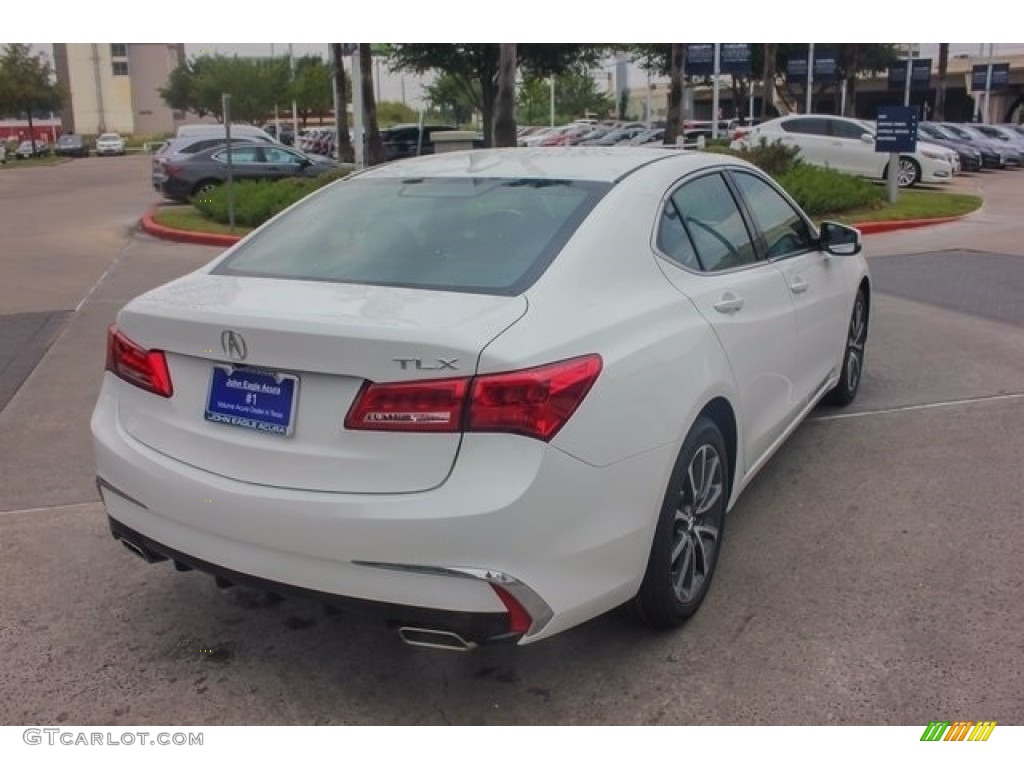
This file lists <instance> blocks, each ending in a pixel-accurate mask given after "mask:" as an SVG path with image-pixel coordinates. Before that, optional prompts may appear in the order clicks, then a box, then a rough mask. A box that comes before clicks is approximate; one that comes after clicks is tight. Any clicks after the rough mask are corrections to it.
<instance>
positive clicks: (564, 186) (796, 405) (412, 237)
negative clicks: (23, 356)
mask: <svg viewBox="0 0 1024 768" xmlns="http://www.w3.org/2000/svg"><path fill="white" fill-rule="evenodd" d="M870 306H871V284H870V276H869V274H868V270H867V265H866V261H865V259H864V256H863V254H862V253H861V240H860V234H859V233H858V232H857V231H856V230H854V229H851V228H849V227H845V226H842V225H839V224H835V223H831V222H826V223H824V224H822V225H821V226H820V228H819V227H817V226H815V225H814V224H813V223H812V222H811V220H810V219H809V218H808V217H807V216H806V215H805V214H804V213H803V212H802V211H801V210H800V208H799V207H798V206H797V205H796V204H795V203H794V202H793V201H792V199H790V198H789V196H788V195H786V193H785V192H783V191H782V190H781V188H779V187H778V186H777V185H776V184H775V183H774V182H773V181H772V180H771V179H770V178H769V177H767V176H766V175H765V174H763V173H761V172H760V171H759V170H758V169H756V168H754V167H753V166H751V165H749V164H747V163H745V162H743V161H741V160H738V159H735V158H731V157H726V156H722V155H713V154H704V153H696V152H685V151H680V150H676V149H648V148H621V147H609V148H602V147H586V148H558V149H548V148H536V149H532V148H526V149H507V150H480V151H472V152H453V153H445V154H437V155H433V156H429V157H423V158H418V159H413V160H406V161H400V162H395V163H390V164H386V165H383V166H379V167H377V168H374V169H371V170H369V171H365V172H362V173H357V174H353V175H352V176H350V177H349V178H346V179H343V180H340V181H337V182H335V183H333V184H331V185H329V186H327V187H325V188H323V189H321V190H319V191H318V192H316V193H314V194H313V195H310V196H309V197H308V198H306V199H304V200H303V201H301V202H300V203H298V204H297V205H295V206H293V207H292V208H290V209H289V210H287V211H285V212H284V213H282V214H281V215H279V216H277V217H276V218H274V219H272V220H271V221H270V222H268V223H267V224H266V225H264V226H263V227H262V228H260V229H259V230H257V231H256V232H255V233H253V234H251V235H250V236H248V237H247V238H245V239H244V240H243V241H242V242H240V243H239V244H238V245H236V246H234V247H232V248H231V249H230V250H228V251H227V252H226V253H224V254H223V255H221V256H220V257H218V258H216V259H215V260H214V261H213V262H212V263H210V264H209V265H207V266H205V267H203V268H201V269H199V270H198V271H196V272H194V273H192V274H189V275H186V276H184V277H182V278H180V279H178V280H175V281H173V282H171V283H168V284H167V285H164V286H162V287H160V288H157V289H155V290H153V291H150V292H148V293H146V294H144V295H142V296H140V297H138V298H136V299H134V300H133V301H131V302H129V303H128V304H127V305H126V306H125V307H124V308H123V309H121V311H120V312H119V313H118V316H117V320H116V324H115V325H113V326H112V327H111V328H110V331H109V337H108V346H107V367H106V371H107V372H106V374H105V376H104V381H103V386H102V391H101V393H100V397H99V401H98V403H97V405H96V409H95V412H94V414H93V419H92V431H93V435H94V443H95V452H96V463H97V484H98V486H99V489H100V492H101V494H102V497H103V501H104V503H105V505H106V508H107V511H108V514H109V525H110V529H111V531H112V533H113V535H114V537H115V538H116V539H118V540H120V541H121V542H122V543H123V544H124V545H125V546H126V547H128V548H129V549H130V550H131V551H133V552H134V553H135V554H137V555H140V556H141V557H143V558H144V559H145V560H147V561H149V562H158V561H167V560H169V561H171V562H173V563H174V564H175V565H176V566H177V567H178V568H179V569H182V570H187V569H197V570H200V571H205V572H208V573H211V574H213V575H215V576H216V577H217V579H218V582H219V583H221V584H250V585H256V586H258V587H261V588H266V589H269V590H272V591H274V592H279V593H289V592H298V593H302V594H305V595H312V596H314V597H316V598H319V599H322V600H324V601H327V602H330V603H335V604H338V605H342V606H345V607H347V608H350V609H353V610H360V609H365V610H367V611H376V612H378V613H379V614H381V615H383V616H384V617H385V618H386V619H387V620H388V621H389V622H392V623H393V626H395V627H396V628H397V629H398V631H399V634H400V635H401V637H402V639H404V640H405V641H406V642H409V643H412V644H418V645H427V646H432V647H440V648H453V649H466V648H471V647H474V646H475V645H478V644H481V643H489V642H515V643H529V642H533V641H536V640H539V639H542V638H546V637H550V636H551V635H554V634H556V633H558V632H560V631H562V630H565V629H567V628H569V627H572V626H574V625H577V624H579V623H581V622H583V621H585V620H587V619H589V618H591V617H594V616H597V615H599V614H601V613H604V612H606V611H608V610H610V609H612V608H615V607H617V606H620V605H623V604H626V605H627V606H628V607H629V608H630V609H631V611H632V613H633V614H634V615H635V616H636V617H638V618H639V619H640V620H642V621H645V622H647V623H648V624H650V625H652V626H654V627H659V628H662V627H674V626H677V625H680V624H682V623H683V622H684V621H685V620H686V619H688V618H689V617H690V616H691V615H692V614H693V613H694V612H695V611H696V610H697V608H698V607H699V606H700V604H701V602H702V601H703V600H704V598H705V595H706V594H707V592H708V588H709V586H710V584H711V579H712V575H713V573H714V570H715V565H716V563H717V561H718V558H719V557H720V555H721V552H722V543H723V538H722V537H723V532H724V526H725V520H726V512H727V510H728V509H729V508H730V507H731V506H732V505H733V504H734V503H735V502H736V499H737V498H738V496H739V494H740V492H741V491H742V490H743V488H744V487H745V486H746V485H747V484H748V483H749V481H750V480H751V478H752V477H753V476H754V474H755V473H756V472H757V471H758V470H759V469H760V468H761V466H763V465H764V464H765V462H766V461H767V460H768V458H769V457H770V456H771V455H772V453H773V452H774V451H775V450H776V449H777V448H778V447H779V446H780V445H781V444H782V443H783V441H784V440H785V438H786V437H787V436H788V435H789V434H790V433H791V432H792V431H793V430H794V429H795V428H796V427H797V426H798V425H799V423H800V421H801V420H802V419H803V417H804V416H805V415H806V414H807V413H808V412H809V411H810V410H811V409H812V408H814V407H815V405H816V404H817V403H818V402H819V401H821V400H823V399H825V400H828V401H829V402H832V403H834V404H837V405H845V404H847V403H849V402H850V401H851V400H853V398H854V396H855V395H856V393H857V390H858V387H859V384H860V380H861V373H862V370H863V363H864V351H865V341H866V338H867V329H868V314H869V309H870Z"/></svg>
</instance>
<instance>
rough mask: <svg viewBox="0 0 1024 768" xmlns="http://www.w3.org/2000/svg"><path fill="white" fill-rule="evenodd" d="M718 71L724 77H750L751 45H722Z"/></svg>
mask: <svg viewBox="0 0 1024 768" xmlns="http://www.w3.org/2000/svg"><path fill="white" fill-rule="evenodd" d="M718 69H719V71H720V72H721V73H722V74H723V75H737V76H746V75H749V74H750V44H749V43H722V50H721V52H720V53H719V67H718Z"/></svg>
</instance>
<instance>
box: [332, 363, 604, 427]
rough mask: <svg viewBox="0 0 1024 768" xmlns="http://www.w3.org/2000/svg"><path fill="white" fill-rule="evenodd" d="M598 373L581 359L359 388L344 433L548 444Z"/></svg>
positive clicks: (598, 367) (597, 368) (595, 365)
mask: <svg viewBox="0 0 1024 768" xmlns="http://www.w3.org/2000/svg"><path fill="white" fill-rule="evenodd" d="M600 373H601V358H600V356H598V355H586V356H584V357H577V358H573V359H571V360H563V361H561V362H558V363H552V364H550V365H543V366H540V367H538V368H528V369H526V370H522V371H512V372H510V373H492V374H487V375H484V376H475V377H472V378H460V379H437V380H434V381H414V382H399V383H395V384H373V383H369V382H367V383H366V384H365V385H363V388H362V390H360V392H359V395H358V396H357V397H356V400H355V402H354V403H353V404H352V407H351V408H350V409H349V412H348V415H347V416H346V417H345V428H346V429H358V430H375V431H387V432H460V431H466V432H511V433H515V434H519V435H525V436H527V437H533V438H537V439H538V440H544V441H548V440H551V438H553V437H554V436H555V435H556V434H557V433H558V431H559V430H560V429H561V428H562V427H563V426H565V423H566V422H567V421H568V420H569V418H570V417H571V416H572V415H573V413H575V411H576V409H577V408H578V407H579V405H580V403H582V402H583V398H585V397H586V396H587V393H588V392H589V391H590V388H591V387H592V386H593V384H594V382H595V381H596V380H597V377H598V374H600Z"/></svg>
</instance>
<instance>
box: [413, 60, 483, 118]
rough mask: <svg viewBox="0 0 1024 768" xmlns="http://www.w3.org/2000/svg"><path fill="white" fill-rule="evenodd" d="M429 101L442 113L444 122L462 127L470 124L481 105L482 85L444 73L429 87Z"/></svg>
mask: <svg viewBox="0 0 1024 768" xmlns="http://www.w3.org/2000/svg"><path fill="white" fill-rule="evenodd" d="M425 90H426V97H427V101H429V102H430V103H431V104H433V105H434V107H435V108H436V109H437V110H438V111H439V112H440V113H441V117H442V119H444V120H448V121H450V122H453V123H455V124H456V125H461V124H462V123H468V122H469V121H470V120H471V119H472V117H473V112H474V111H475V110H476V109H477V105H478V104H479V103H480V84H479V83H474V82H472V81H468V80H466V79H465V78H461V77H456V76H454V75H451V74H449V73H447V72H442V73H441V74H440V75H439V76H438V77H437V79H436V80H434V82H433V83H431V84H430V85H429V86H427V88H426V89H425Z"/></svg>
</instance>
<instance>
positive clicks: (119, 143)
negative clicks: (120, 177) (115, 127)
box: [96, 133, 124, 155]
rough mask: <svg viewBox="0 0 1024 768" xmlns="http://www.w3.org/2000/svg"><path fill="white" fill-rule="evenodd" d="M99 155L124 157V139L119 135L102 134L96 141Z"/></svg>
mask: <svg viewBox="0 0 1024 768" xmlns="http://www.w3.org/2000/svg"><path fill="white" fill-rule="evenodd" d="M96 154H97V155H123V154H124V139H123V138H121V134H119V133H101V134H100V135H99V138H97V139H96Z"/></svg>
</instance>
